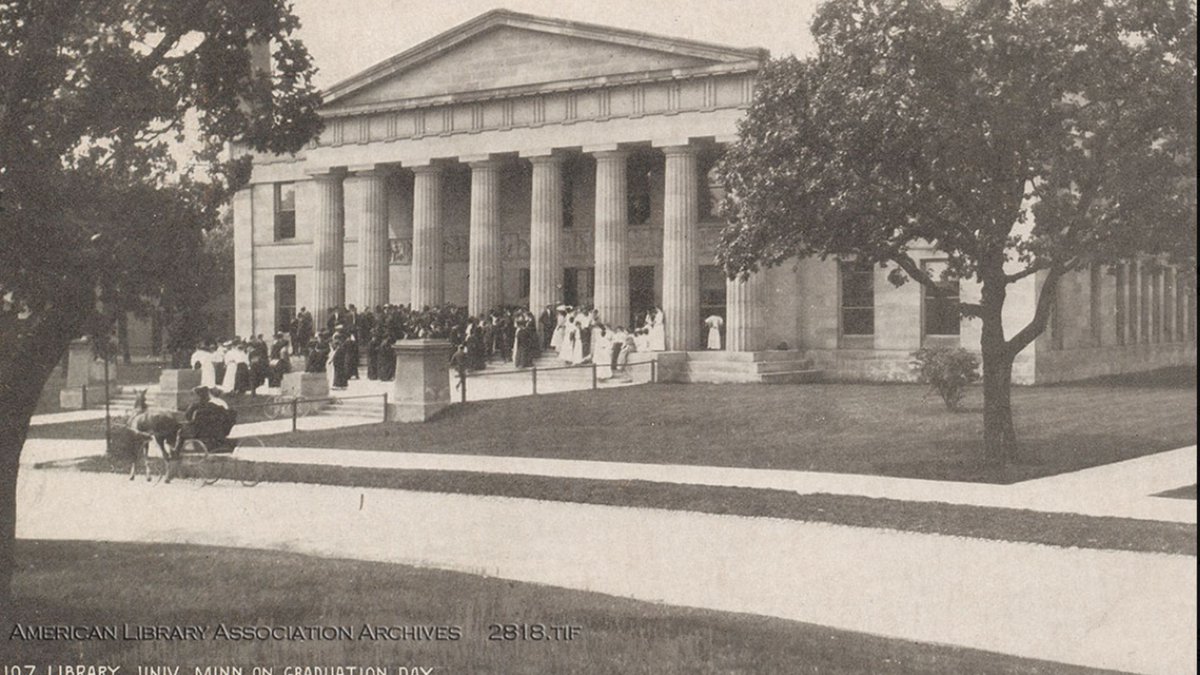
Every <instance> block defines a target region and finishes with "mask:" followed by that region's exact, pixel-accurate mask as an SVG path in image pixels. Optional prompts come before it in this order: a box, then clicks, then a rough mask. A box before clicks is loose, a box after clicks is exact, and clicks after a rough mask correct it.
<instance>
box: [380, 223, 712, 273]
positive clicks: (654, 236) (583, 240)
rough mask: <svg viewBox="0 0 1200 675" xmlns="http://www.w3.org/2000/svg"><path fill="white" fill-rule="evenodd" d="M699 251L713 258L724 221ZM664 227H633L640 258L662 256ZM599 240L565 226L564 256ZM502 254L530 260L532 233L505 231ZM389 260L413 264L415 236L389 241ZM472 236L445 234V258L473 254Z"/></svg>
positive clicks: (586, 254) (588, 254) (705, 228)
mask: <svg viewBox="0 0 1200 675" xmlns="http://www.w3.org/2000/svg"><path fill="white" fill-rule="evenodd" d="M699 233H700V240H699V242H698V244H699V249H700V250H699V252H700V255H701V257H703V258H710V257H712V255H713V254H715V253H716V250H717V245H718V244H719V243H720V241H721V225H719V224H705V225H701V226H700V228H699ZM662 238H663V231H662V229H661V228H655V227H631V228H629V243H628V246H629V251H630V252H631V253H633V257H637V258H659V257H661V256H662ZM594 245H595V242H594V240H593V234H592V231H591V230H590V229H588V230H584V229H566V230H563V236H562V247H563V256H564V257H565V258H568V259H571V260H574V261H588V260H591V259H592V258H593V251H594ZM500 247H501V253H500V255H501V258H502V259H503V260H504V261H505V262H513V263H528V262H529V255H530V249H529V233H528V232H505V233H503V234H502V235H501V236H500ZM388 250H389V256H388V260H389V262H390V263H391V264H392V265H411V264H412V237H400V238H396V239H390V240H389V241H388ZM469 251H470V248H469V238H468V236H467V235H466V234H448V233H447V234H443V235H442V258H443V260H444V261H445V262H466V261H467V258H468V255H469Z"/></svg>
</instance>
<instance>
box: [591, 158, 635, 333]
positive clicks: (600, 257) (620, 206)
mask: <svg viewBox="0 0 1200 675" xmlns="http://www.w3.org/2000/svg"><path fill="white" fill-rule="evenodd" d="M628 156H629V153H627V152H624V151H621V150H607V151H603V152H597V153H595V158H596V225H595V254H596V290H595V305H596V309H598V310H600V320H601V321H603V322H604V323H607V324H611V325H628V324H629V252H628V250H627V242H628V239H629V234H628V228H629V223H628V211H627V208H628V207H627V204H626V188H627V186H626V182H625V180H626V179H625V162H626V159H627V158H628Z"/></svg>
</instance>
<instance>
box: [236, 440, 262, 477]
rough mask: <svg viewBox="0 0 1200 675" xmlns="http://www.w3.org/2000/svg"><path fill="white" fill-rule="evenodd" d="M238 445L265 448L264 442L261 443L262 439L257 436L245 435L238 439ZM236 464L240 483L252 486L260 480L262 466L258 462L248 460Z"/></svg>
mask: <svg viewBox="0 0 1200 675" xmlns="http://www.w3.org/2000/svg"><path fill="white" fill-rule="evenodd" d="M238 447H239V448H252V449H257V448H265V447H266V443H263V441H262V439H261V438H259V437H258V436H247V437H245V438H239V439H238ZM238 465H239V468H238V471H239V473H240V476H241V481H242V485H245V486H246V487H254V486H255V485H258V484H259V483H261V482H262V466H261V465H260V464H259V463H258V462H255V461H254V460H250V461H248V462H238Z"/></svg>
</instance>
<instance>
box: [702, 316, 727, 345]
mask: <svg viewBox="0 0 1200 675" xmlns="http://www.w3.org/2000/svg"><path fill="white" fill-rule="evenodd" d="M724 324H725V320H724V319H722V318H721V317H719V316H717V315H716V314H713V315H712V316H710V317H708V318H707V319H705V320H704V325H705V326H708V348H709V349H716V350H718V351H719V350H720V349H721V326H722V325H724Z"/></svg>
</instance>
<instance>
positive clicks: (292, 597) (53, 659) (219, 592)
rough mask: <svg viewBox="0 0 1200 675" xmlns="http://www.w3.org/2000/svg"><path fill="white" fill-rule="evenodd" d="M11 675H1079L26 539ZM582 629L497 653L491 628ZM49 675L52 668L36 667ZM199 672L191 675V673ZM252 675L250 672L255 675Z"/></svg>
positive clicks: (582, 604)
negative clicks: (161, 632) (407, 671)
mask: <svg viewBox="0 0 1200 675" xmlns="http://www.w3.org/2000/svg"><path fill="white" fill-rule="evenodd" d="M17 563H18V570H17V574H16V577H15V579H14V586H13V588H14V593H15V596H16V600H17V603H16V607H14V608H12V615H11V616H10V617H8V619H7V620H5V621H3V622H2V623H3V625H0V629H2V630H4V632H5V638H6V639H5V647H6V652H7V655H8V657H9V659H8V661H7V663H11V664H67V663H69V664H79V663H87V664H96V663H104V664H107V665H122V666H124V667H125V669H126V670H122V671H121V672H127V671H128V672H132V669H133V667H134V666H136V665H160V664H168V665H172V666H182V667H184V668H189V669H190V667H192V666H213V665H239V666H250V665H261V666H274V667H276V671H275V672H277V673H278V672H281V667H282V666H288V665H290V666H298V665H302V666H322V665H326V666H327V665H342V666H349V665H357V666H378V665H388V666H389V670H388V672H389V673H390V674H391V675H395V673H396V672H397V667H398V666H402V665H403V666H426V667H430V666H433V667H435V668H436V670H435V671H434V672H438V673H501V672H503V673H621V674H622V675H628V674H631V673H897V674H898V673H946V674H954V675H958V674H961V673H972V674H986V673H1083V672H1094V671H1091V670H1085V669H1080V668H1073V667H1070V666H1064V665H1061V664H1055V663H1047V662H1041V661H1032V660H1027V659H1020V658H1016V657H1011V656H1006V655H1001V654H994V653H989V652H980V651H974V650H967V649H959V648H954V647H948V646H942V645H929V644H920V643H913V642H908V641H903V640H893V639H887V638H881V637H875V636H870V635H864V634H859V633H852V632H847V631H840V630H834V629H830V628H825V627H821V626H815V625H811V624H804V623H798V622H792V621H784V620H778V619H768V618H763V617H757V616H751V615H742V614H730V613H723V612H713V611H705V610H693V609H686V608H679V607H669V606H663V605H656V604H652V603H646V602H638V601H633V600H625V599H620V598H614V597H610V596H605V595H600V594H595V593H586V592H580V591H570V590H563V589H556V588H550V587H544V586H538V585H533V584H525V583H518V582H512V581H505V580H499V579H488V578H483V577H477V576H473V575H467V574H459V573H452V572H442V571H434V570H422V569H416V568H412V567H407V566H402V565H389V564H383V563H368V562H356V561H346V560H334V559H322V558H312V557H307V556H300V555H295V554H289V553H283V552H267V551H249V550H235V549H223V548H215V547H198V546H171V545H146V544H112V543H91V542H59V541H54V542H51V541H26V540H21V541H18V547H17ZM10 622H21V623H24V624H38V625H70V626H81V625H84V626H89V625H99V626H111V625H117V626H118V629H120V628H119V627H120V625H121V624H134V625H136V624H141V625H165V626H182V625H202V626H206V627H207V633H206V634H207V636H208V637H207V638H206V639H203V640H195V641H171V642H168V641H162V640H156V641H129V640H110V641H70V640H67V641H21V640H9V639H7V638H8V636H9V635H11V631H12V625H11V623H10ZM221 623H224V624H226V625H230V626H271V625H276V626H332V627H336V626H348V627H350V628H351V630H352V633H353V634H355V635H358V634H359V631H361V628H362V626H363V625H364V624H370V625H372V626H457V627H459V629H460V630H461V635H462V637H461V639H459V640H456V641H444V642H433V641H388V640H378V641H375V640H331V641H276V640H267V641H257V640H254V641H240V642H232V641H221V640H214V639H212V634H213V631H214V630H215V628H216V626H217V624H221ZM493 623H497V624H507V623H537V624H544V625H552V626H578V627H579V629H580V633H579V636H578V637H577V638H575V639H574V640H571V641H559V642H553V643H551V642H535V641H527V642H519V641H513V642H494V641H489V640H488V639H487V637H488V635H489V624H493ZM39 672H40V670H39ZM189 672H190V670H189ZM247 672H249V671H248V670H247Z"/></svg>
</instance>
